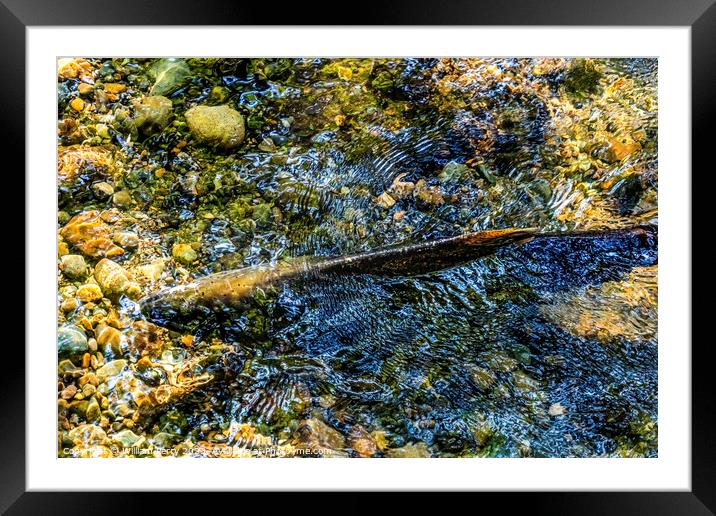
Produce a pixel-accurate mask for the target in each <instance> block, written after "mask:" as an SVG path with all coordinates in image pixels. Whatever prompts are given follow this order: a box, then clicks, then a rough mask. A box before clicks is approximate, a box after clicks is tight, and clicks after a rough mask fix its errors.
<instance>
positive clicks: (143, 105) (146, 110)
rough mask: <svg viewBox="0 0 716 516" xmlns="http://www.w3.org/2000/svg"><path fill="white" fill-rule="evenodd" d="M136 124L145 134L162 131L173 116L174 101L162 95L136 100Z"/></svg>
mask: <svg viewBox="0 0 716 516" xmlns="http://www.w3.org/2000/svg"><path fill="white" fill-rule="evenodd" d="M133 105H134V119H133V120H134V125H135V126H136V127H137V129H139V130H140V131H141V132H142V133H144V134H145V135H151V134H155V133H158V132H161V131H162V129H164V128H165V127H166V126H167V125H169V120H170V119H171V116H172V101H171V100H169V99H168V98H166V97H162V96H161V95H155V96H152V97H144V98H143V99H141V100H138V101H135V102H134V104H133Z"/></svg>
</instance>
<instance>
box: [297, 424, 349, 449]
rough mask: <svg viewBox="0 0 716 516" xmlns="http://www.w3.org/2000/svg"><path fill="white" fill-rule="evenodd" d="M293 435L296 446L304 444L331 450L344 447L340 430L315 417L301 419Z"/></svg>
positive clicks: (313, 447)
mask: <svg viewBox="0 0 716 516" xmlns="http://www.w3.org/2000/svg"><path fill="white" fill-rule="evenodd" d="M294 437H295V439H296V440H297V442H298V444H297V447H301V446H305V447H308V448H312V449H326V450H333V451H336V450H342V449H343V448H345V447H346V442H345V439H344V438H343V436H342V435H341V433H340V432H338V431H337V430H334V429H333V428H331V427H330V426H328V425H327V424H326V423H324V422H323V421H321V420H320V419H315V418H314V419H307V420H304V421H301V423H300V424H299V426H298V428H297V429H296V432H295V434H294ZM322 454H323V453H322Z"/></svg>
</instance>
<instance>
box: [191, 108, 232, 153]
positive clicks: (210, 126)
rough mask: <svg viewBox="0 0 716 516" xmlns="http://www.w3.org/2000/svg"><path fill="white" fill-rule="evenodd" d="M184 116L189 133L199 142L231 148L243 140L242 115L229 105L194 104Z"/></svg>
mask: <svg viewBox="0 0 716 516" xmlns="http://www.w3.org/2000/svg"><path fill="white" fill-rule="evenodd" d="M185 116H186V122H187V124H188V125H189V130H190V131H191V135H192V136H193V137H194V138H195V139H196V140H197V141H198V142H200V143H203V144H206V145H211V146H215V147H219V148H222V149H233V148H235V147H238V146H239V145H240V144H241V142H242V141H243V140H244V135H245V129H244V117H242V116H241V114H240V113H239V112H238V111H236V110H235V109H232V108H230V107H229V106H226V105H224V106H196V107H193V108H191V109H190V110H188V111H187V112H186V115H185Z"/></svg>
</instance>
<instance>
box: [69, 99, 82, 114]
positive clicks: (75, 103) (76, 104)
mask: <svg viewBox="0 0 716 516" xmlns="http://www.w3.org/2000/svg"><path fill="white" fill-rule="evenodd" d="M70 107H71V108H72V109H74V110H75V111H82V110H83V109H84V108H85V101H84V100H82V99H81V98H79V97H77V98H75V99H72V101H71V102H70Z"/></svg>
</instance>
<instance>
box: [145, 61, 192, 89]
mask: <svg viewBox="0 0 716 516" xmlns="http://www.w3.org/2000/svg"><path fill="white" fill-rule="evenodd" d="M147 73H148V74H149V76H150V77H152V78H153V79H154V85H152V88H151V89H150V90H149V95H150V96H161V95H168V94H170V93H173V92H175V91H176V90H178V89H179V88H181V87H182V86H183V85H184V84H185V83H186V81H187V79H189V75H190V74H191V72H190V70H189V65H187V64H186V61H184V60H183V59H175V58H170V59H160V60H159V61H157V62H156V63H154V65H152V66H151V68H149V70H148V71H147Z"/></svg>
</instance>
